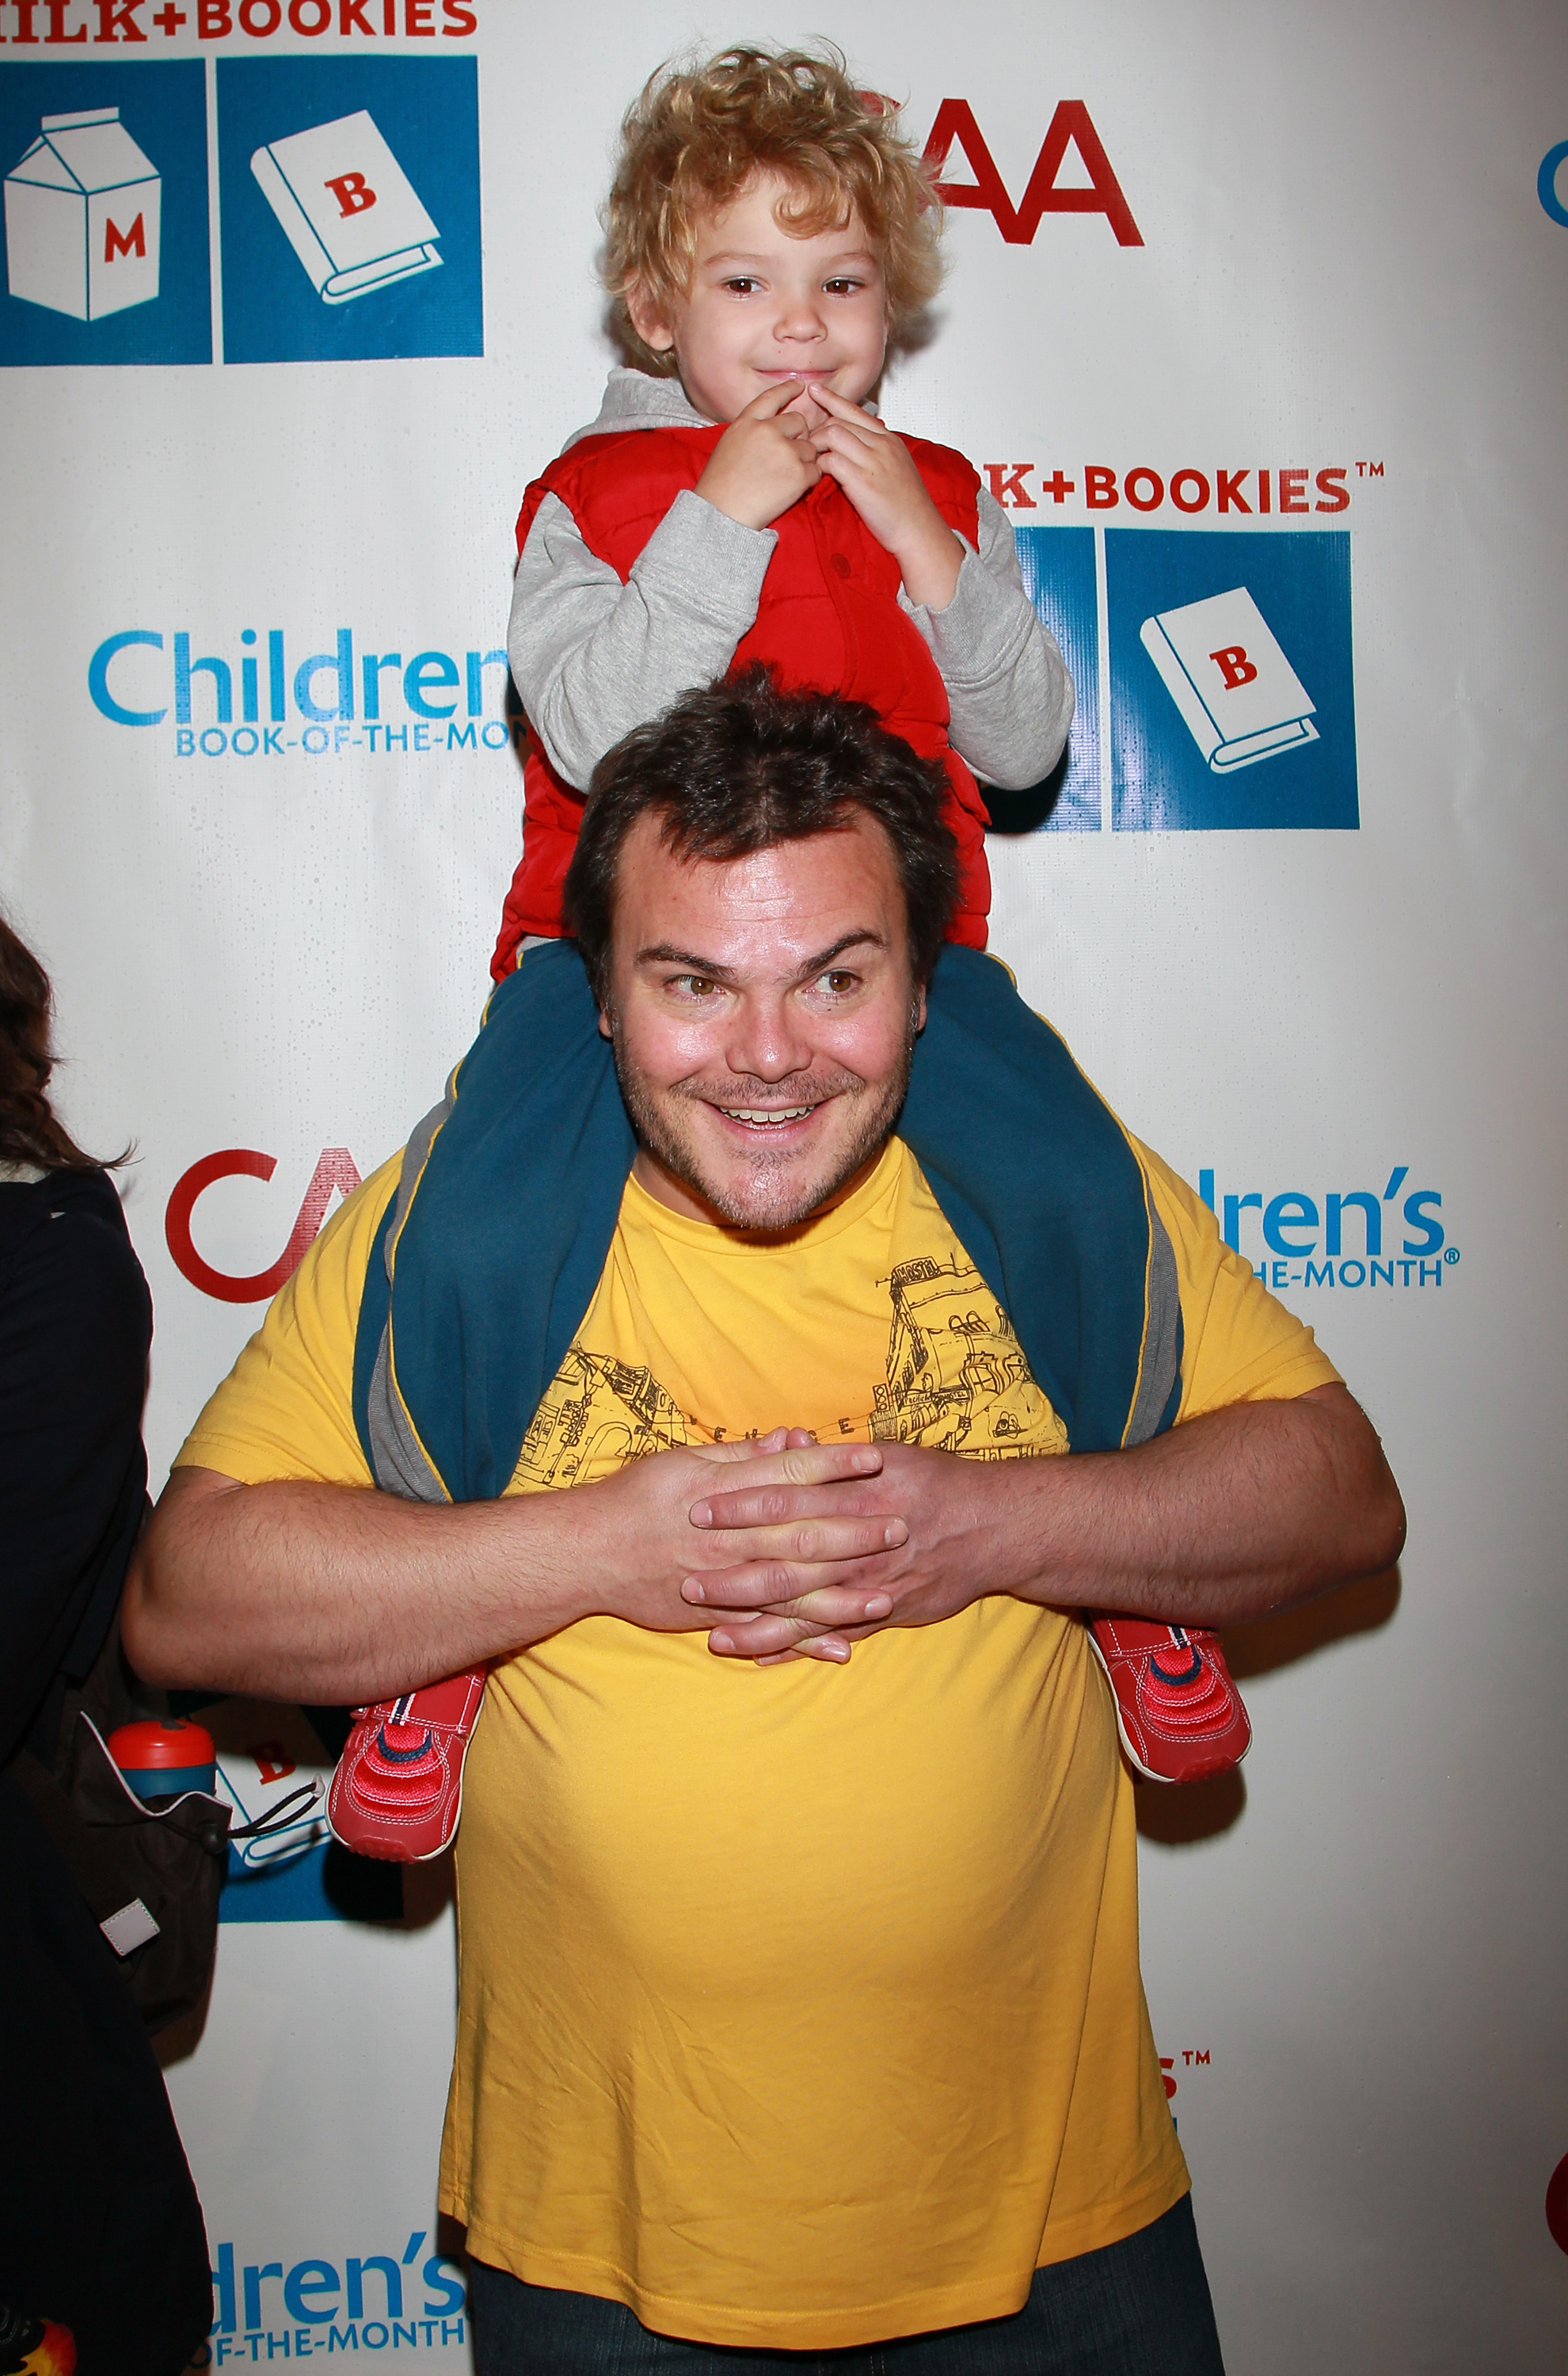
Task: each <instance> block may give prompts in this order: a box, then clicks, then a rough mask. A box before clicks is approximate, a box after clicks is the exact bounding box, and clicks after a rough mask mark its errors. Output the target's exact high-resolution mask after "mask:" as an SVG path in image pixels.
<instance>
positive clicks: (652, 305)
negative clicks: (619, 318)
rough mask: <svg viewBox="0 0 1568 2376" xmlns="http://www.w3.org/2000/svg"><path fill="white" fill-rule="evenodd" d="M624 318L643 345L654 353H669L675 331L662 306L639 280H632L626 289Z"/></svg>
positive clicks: (673, 341)
mask: <svg viewBox="0 0 1568 2376" xmlns="http://www.w3.org/2000/svg"><path fill="white" fill-rule="evenodd" d="M626 318H627V319H628V321H629V322H630V323H631V326H632V327H633V329H634V330H635V331H636V334H637V336H638V338H639V339H641V340H642V342H643V344H644V346H645V347H649V348H651V349H652V350H653V352H654V353H655V354H656V355H667V354H668V353H669V351H670V350H671V347H672V346H673V345H674V343H675V333H674V331H673V330H672V329H671V327H670V325H669V323H668V321H667V320H666V319H665V315H664V308H663V306H662V305H661V304H660V303H659V300H658V299H657V298H656V297H654V296H653V295H652V294H651V293H650V291H647V289H645V288H644V287H643V284H642V282H641V281H640V280H634V281H633V283H632V285H631V287H630V288H629V289H628V290H627V291H626Z"/></svg>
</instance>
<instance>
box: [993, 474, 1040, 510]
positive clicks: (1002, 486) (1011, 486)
mask: <svg viewBox="0 0 1568 2376" xmlns="http://www.w3.org/2000/svg"><path fill="white" fill-rule="evenodd" d="M1032 469H1034V464H1033V463H1032V462H1011V463H1009V462H988V463H987V464H986V465H985V475H986V477H987V478H988V479H989V480H990V481H991V492H992V494H993V495H994V496H995V498H996V500H997V502H998V503H999V504H1000V505H1002V507H1003V509H1004V511H1005V510H1006V509H1007V508H1008V506H1009V505H1011V507H1012V509H1013V510H1014V511H1016V512H1038V511H1039V505H1038V504H1037V503H1036V501H1035V499H1034V497H1033V495H1031V494H1030V493H1029V491H1028V488H1027V487H1026V486H1025V484H1024V481H1025V479H1026V478H1027V477H1028V473H1029V472H1030V471H1031V470H1032Z"/></svg>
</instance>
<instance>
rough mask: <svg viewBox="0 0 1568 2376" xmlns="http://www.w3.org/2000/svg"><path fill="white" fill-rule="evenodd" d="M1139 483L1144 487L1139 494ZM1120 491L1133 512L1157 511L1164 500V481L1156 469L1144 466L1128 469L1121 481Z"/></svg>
mask: <svg viewBox="0 0 1568 2376" xmlns="http://www.w3.org/2000/svg"><path fill="white" fill-rule="evenodd" d="M1140 484H1141V485H1142V487H1143V489H1144V493H1141V494H1140V493H1138V488H1139V486H1140ZM1122 493H1123V494H1124V495H1125V496H1126V498H1127V501H1128V502H1129V503H1130V504H1131V505H1132V506H1133V509H1134V511H1135V512H1157V511H1158V509H1159V506H1160V505H1161V504H1162V503H1163V502H1164V501H1165V481H1164V480H1163V479H1162V478H1161V477H1160V475H1159V472H1158V470H1150V469H1147V468H1145V469H1139V470H1129V471H1128V473H1127V475H1126V477H1125V478H1124V479H1123V481H1122Z"/></svg>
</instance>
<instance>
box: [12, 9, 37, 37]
mask: <svg viewBox="0 0 1568 2376" xmlns="http://www.w3.org/2000/svg"><path fill="white" fill-rule="evenodd" d="M37 6H38V0H17V30H16V31H15V32H14V33H13V34H12V36H11V39H12V41H13V42H36V41H37V39H38V35H37V34H36V33H35V32H34V31H33V30H32V18H33V11H34V9H35V8H36V7H37Z"/></svg>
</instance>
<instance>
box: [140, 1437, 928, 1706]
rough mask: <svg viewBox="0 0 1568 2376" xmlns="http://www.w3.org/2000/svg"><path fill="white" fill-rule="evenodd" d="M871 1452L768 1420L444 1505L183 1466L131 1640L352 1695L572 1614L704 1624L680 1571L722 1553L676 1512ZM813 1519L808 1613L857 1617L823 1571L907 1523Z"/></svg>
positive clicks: (804, 1478)
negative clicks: (614, 1466)
mask: <svg viewBox="0 0 1568 2376" xmlns="http://www.w3.org/2000/svg"><path fill="white" fill-rule="evenodd" d="M881 1457H882V1455H881V1454H880V1453H879V1452H877V1451H875V1450H874V1449H873V1447H872V1446H870V1445H867V1444H852V1443H844V1444H816V1443H810V1442H809V1441H807V1440H806V1439H805V1438H804V1437H803V1436H802V1438H801V1440H800V1441H799V1442H792V1441H790V1439H788V1438H787V1436H786V1433H785V1432H784V1431H783V1430H779V1431H778V1432H777V1433H776V1434H775V1435H773V1436H769V1437H766V1438H763V1439H760V1440H758V1441H756V1442H744V1441H742V1442H736V1443H726V1444H722V1445H713V1444H710V1445H706V1446H695V1447H693V1448H691V1449H689V1450H683V1451H667V1452H661V1453H656V1454H655V1455H653V1456H652V1457H651V1458H649V1459H647V1460H634V1461H632V1462H630V1463H628V1465H627V1466H626V1467H624V1468H623V1469H621V1470H620V1471H619V1472H618V1473H617V1474H616V1475H615V1476H613V1477H607V1478H601V1479H599V1480H597V1481H596V1482H594V1483H592V1484H587V1485H575V1486H574V1487H573V1488H572V1490H571V1491H570V1492H552V1493H519V1494H510V1495H508V1496H507V1497H506V1498H505V1500H503V1501H499V1502H469V1503H463V1504H461V1505H460V1506H459V1507H457V1508H451V1507H446V1506H443V1505H440V1504H436V1505H431V1504H429V1503H419V1502H403V1501H400V1500H398V1497H397V1496H396V1495H395V1494H390V1493H379V1492H374V1491H371V1490H370V1489H369V1488H358V1487H354V1486H349V1485H317V1484H310V1483H305V1482H303V1481H300V1482H293V1483H287V1484H284V1483H279V1484H268V1485H241V1484H237V1483H236V1482H235V1481H234V1479H232V1478H228V1477H222V1476H220V1475H219V1474H218V1473H217V1472H216V1471H215V1470H212V1469H209V1468H185V1469H177V1470H176V1471H175V1473H174V1476H173V1477H172V1479H171V1480H170V1483H169V1486H168V1488H167V1490H166V1491H165V1492H164V1495H163V1498H162V1500H161V1501H160V1503H159V1505H158V1508H157V1510H156V1511H155V1513H154V1514H153V1518H152V1523H151V1525H150V1527H148V1531H147V1534H146V1536H145V1537H144V1538H143V1541H142V1544H141V1547H140V1549H139V1550H138V1551H137V1558H136V1561H135V1563H134V1565H133V1568H132V1572H131V1577H130V1582H129V1585H128V1586H127V1589H126V1597H125V1647H126V1650H127V1652H128V1654H129V1656H130V1658H131V1662H132V1664H133V1665H134V1666H135V1667H136V1668H137V1669H138V1670H139V1671H140V1672H141V1673H142V1674H144V1675H146V1676H147V1678H148V1681H152V1682H161V1683H177V1684H190V1685H203V1684H205V1685H208V1686H209V1687H210V1688H211V1689H213V1690H216V1691H234V1692H254V1693H257V1694H258V1695H259V1696H260V1697H262V1698H264V1699H300V1700H305V1701H315V1702H322V1703H326V1704H327V1705H332V1704H334V1703H342V1702H348V1703H349V1704H350V1705H357V1704H358V1703H360V1702H362V1701H366V1700H377V1699H386V1698H387V1697H389V1696H390V1695H391V1694H393V1693H398V1692H403V1691H410V1690H413V1689H415V1688H416V1687H417V1686H418V1685H419V1684H421V1683H426V1682H431V1681H434V1680H435V1678H436V1677H438V1676H441V1675H449V1674H454V1673H457V1672H458V1671H459V1670H460V1669H463V1668H465V1667H470V1666H475V1665H478V1664H479V1663H480V1662H481V1660H484V1659H487V1658H493V1657H502V1656H505V1655H506V1654H507V1653H509V1652H511V1651H515V1650H521V1649H526V1648H527V1647H528V1645H529V1644H530V1643H532V1642H541V1641H543V1640H544V1638H545V1636H546V1635H547V1634H555V1633H559V1632H560V1630H561V1629H562V1627H563V1626H566V1625H572V1624H575V1623H576V1622H577V1620H578V1619H579V1618H583V1617H591V1616H596V1615H600V1616H611V1617H621V1618H624V1619H625V1620H626V1621H627V1622H629V1623H631V1624H634V1625H640V1626H642V1627H644V1628H645V1629H647V1630H648V1631H651V1632H654V1633H681V1632H689V1631H700V1630H701V1629H702V1628H704V1627H705V1626H706V1625H707V1623H708V1622H709V1621H708V1619H707V1616H706V1615H705V1614H704V1613H703V1612H702V1611H701V1610H699V1609H696V1608H694V1607H693V1606H692V1605H691V1604H690V1603H689V1602H687V1601H685V1600H683V1598H682V1597H681V1584H682V1580H683V1577H685V1576H687V1575H689V1574H691V1572H692V1569H693V1566H694V1564H695V1565H696V1566H697V1567H699V1568H700V1567H703V1566H705V1565H711V1566H718V1565H719V1564H720V1562H721V1561H722V1560H723V1558H724V1557H725V1556H726V1555H725V1554H724V1552H723V1551H722V1550H721V1549H720V1547H719V1545H718V1544H716V1543H715V1541H714V1538H713V1537H712V1536H711V1535H710V1534H705V1533H702V1532H699V1531H698V1530H697V1529H695V1527H694V1526H693V1523H692V1518H691V1515H690V1514H691V1510H692V1507H693V1505H694V1503H696V1502H697V1501H698V1500H699V1498H700V1497H701V1496H703V1495H705V1494H706V1493H707V1492H709V1491H711V1490H712V1487H713V1483H714V1481H715V1480H716V1479H719V1478H721V1477H724V1476H727V1475H733V1474H736V1473H737V1472H738V1471H739V1470H740V1469H741V1468H744V1469H745V1470H746V1471H747V1472H748V1474H750V1475H753V1476H754V1477H756V1478H757V1479H759V1480H764V1481H766V1482H770V1483H772V1484H773V1485H774V1486H775V1487H776V1488H778V1487H782V1486H784V1485H786V1484H788V1485H790V1487H791V1488H792V1489H794V1490H800V1491H814V1490H816V1489H818V1488H820V1487H822V1486H825V1485H831V1484H836V1483H837V1484H841V1483H843V1482H845V1481H846V1480H848V1479H852V1478H854V1477H856V1476H861V1475H864V1474H868V1473H870V1472H871V1471H873V1470H874V1469H875V1468H877V1467H880V1464H881ZM797 1533H798V1529H795V1528H792V1527H791V1528H783V1529H779V1530H778V1533H777V1534H776V1535H767V1534H765V1535H764V1537H763V1538H761V1539H760V1548H761V1549H763V1550H765V1551H777V1550H778V1549H779V1548H781V1547H782V1546H784V1545H787V1544H789V1543H790V1542H792V1541H793V1540H794V1539H795V1537H796V1535H797ZM814 1535H815V1538H816V1540H815V1548H814V1557H815V1559H816V1560H817V1561H818V1562H820V1563H821V1564H820V1566H819V1571H818V1573H817V1574H815V1575H814V1578H813V1582H814V1584H817V1585H825V1586H827V1587H828V1588H827V1589H826V1590H824V1591H819V1592H817V1593H816V1594H815V1595H814V1598H813V1602H812V1613H813V1615H814V1617H816V1618H818V1619H819V1620H820V1622H821V1624H822V1625H823V1626H832V1625H836V1624H837V1623H838V1622H841V1621H842V1622H856V1621H858V1620H860V1619H861V1617H863V1616H864V1615H865V1613H866V1610H865V1601H866V1598H867V1595H866V1593H865V1592H864V1591H858V1590H856V1591H851V1590H839V1589H835V1588H833V1579H834V1578H835V1576H836V1575H837V1573H838V1571H839V1569H840V1568H841V1567H844V1566H846V1565H847V1566H848V1567H849V1570H850V1572H852V1571H853V1568H854V1566H855V1563H856V1562H858V1561H859V1560H860V1559H861V1558H863V1556H864V1554H865V1553H866V1552H868V1551H869V1550H872V1549H873V1548H880V1547H882V1546H883V1545H885V1544H886V1543H887V1542H889V1541H890V1540H897V1541H899V1542H901V1541H902V1540H903V1537H904V1529H903V1526H902V1524H901V1523H899V1524H897V1525H896V1526H893V1527H890V1526H889V1525H888V1523H887V1522H886V1521H885V1520H884V1519H882V1518H880V1517H873V1518H871V1519H863V1518H859V1517H856V1516H854V1515H844V1516H843V1517H841V1518H837V1519H835V1518H832V1517H831V1516H825V1517H824V1518H823V1519H822V1520H819V1522H818V1524H817V1525H816V1527H815V1528H814ZM876 1613H880V1612H876Z"/></svg>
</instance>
